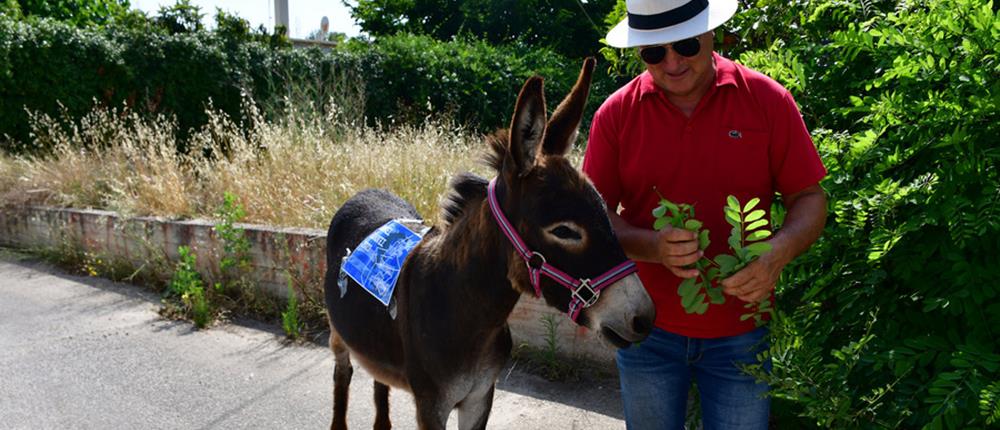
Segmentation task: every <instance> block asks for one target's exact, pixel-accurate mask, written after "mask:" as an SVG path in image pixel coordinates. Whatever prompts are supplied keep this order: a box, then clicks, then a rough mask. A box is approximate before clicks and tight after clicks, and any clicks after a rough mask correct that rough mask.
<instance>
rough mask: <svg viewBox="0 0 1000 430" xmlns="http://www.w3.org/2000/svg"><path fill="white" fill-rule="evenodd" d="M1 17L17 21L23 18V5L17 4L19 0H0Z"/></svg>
mask: <svg viewBox="0 0 1000 430" xmlns="http://www.w3.org/2000/svg"><path fill="white" fill-rule="evenodd" d="M0 15H5V16H9V17H11V18H15V19H18V18H21V5H20V4H18V3H17V0H0Z"/></svg>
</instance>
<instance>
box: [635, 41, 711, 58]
mask: <svg viewBox="0 0 1000 430" xmlns="http://www.w3.org/2000/svg"><path fill="white" fill-rule="evenodd" d="M667 46H670V47H671V48H673V50H674V52H676V53H677V55H680V56H682V57H694V56H695V55H698V51H701V42H698V38H696V37H692V38H690V39H684V40H678V41H676V42H674V43H671V44H669V45H658V46H649V47H645V48H642V49H640V50H639V56H640V57H642V61H645V62H646V64H659V62H660V61H663V57H666V56H667Z"/></svg>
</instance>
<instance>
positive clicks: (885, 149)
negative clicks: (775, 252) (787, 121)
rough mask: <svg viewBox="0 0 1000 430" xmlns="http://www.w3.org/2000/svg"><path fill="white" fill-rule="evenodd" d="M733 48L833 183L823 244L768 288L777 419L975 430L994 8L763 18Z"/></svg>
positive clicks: (985, 366) (990, 253)
mask: <svg viewBox="0 0 1000 430" xmlns="http://www.w3.org/2000/svg"><path fill="white" fill-rule="evenodd" d="M768 11H771V12H773V13H769V12H768ZM753 28H756V30H753ZM731 30H732V31H734V32H736V33H737V34H742V35H745V36H744V42H745V45H744V46H743V47H742V48H741V49H740V50H739V51H734V55H738V56H739V58H740V60H741V61H742V62H743V63H745V64H748V65H750V66H752V67H754V68H757V69H759V70H762V71H765V72H767V73H768V74H770V75H772V76H774V77H776V78H777V79H779V80H780V81H782V83H784V84H785V85H786V86H787V87H788V88H789V89H790V90H792V92H793V93H794V94H795V96H796V98H797V100H798V101H799V103H800V104H801V105H802V107H803V113H804V114H805V117H806V121H807V123H808V125H809V126H810V128H811V129H812V130H813V136H814V139H815V141H816V143H817V146H818V148H819V150H820V152H821V155H822V157H823V160H824V162H825V163H826V166H827V168H828V169H829V171H830V175H829V176H828V178H827V179H826V180H825V181H824V182H823V186H824V187H825V188H826V190H827V191H828V192H829V194H830V201H831V207H830V210H831V217H830V220H829V222H828V225H827V228H826V230H825V233H824V236H823V238H822V239H821V240H820V241H819V242H818V243H817V244H816V245H815V246H814V247H813V249H812V250H811V251H810V252H809V253H808V254H807V255H805V256H804V257H802V258H800V259H799V260H798V261H796V262H795V263H794V265H793V266H791V267H789V269H788V270H787V272H786V273H785V274H784V277H783V282H782V286H781V287H780V288H781V291H780V292H781V294H780V295H779V305H778V309H779V310H781V311H782V315H781V317H779V318H778V319H777V324H775V326H774V328H775V330H774V331H775V341H774V345H775V347H774V348H773V350H772V354H773V358H774V360H775V371H774V373H773V374H772V375H771V376H770V377H768V379H770V381H771V382H772V383H773V384H774V394H775V396H776V397H777V399H778V400H777V403H776V406H775V412H776V413H777V414H779V415H780V414H788V412H789V411H794V412H795V414H798V415H800V416H802V417H805V418H807V420H806V421H808V422H811V423H813V424H815V425H817V426H818V427H821V428H897V427H902V428H928V429H937V428H953V429H958V428H984V427H986V426H987V425H988V422H990V421H988V420H993V421H995V416H996V408H995V406H994V405H995V404H996V401H995V396H996V392H997V390H996V384H995V382H996V381H998V380H1000V342H998V339H1000V298H998V295H1000V282H998V279H1000V172H998V166H1000V144H998V139H997V133H998V132H1000V115H998V105H1000V104H998V101H1000V100H998V97H1000V79H997V77H998V76H1000V61H998V58H997V42H996V41H997V40H1000V20H998V19H997V15H996V11H995V10H994V7H993V4H992V3H990V2H985V3H984V2H981V1H973V0H930V1H917V2H879V1H862V2H839V1H819V2H805V1H798V2H792V3H791V5H789V2H787V1H784V2H778V1H771V0H760V1H757V2H756V5H755V7H754V8H751V9H750V10H746V11H744V13H743V14H741V15H739V16H738V17H737V18H736V19H735V20H734V21H733V22H732V26H731ZM747 35H749V36H747ZM991 384H992V385H991ZM786 419H792V418H786ZM798 425H802V423H799V424H798ZM793 427H794V426H793Z"/></svg>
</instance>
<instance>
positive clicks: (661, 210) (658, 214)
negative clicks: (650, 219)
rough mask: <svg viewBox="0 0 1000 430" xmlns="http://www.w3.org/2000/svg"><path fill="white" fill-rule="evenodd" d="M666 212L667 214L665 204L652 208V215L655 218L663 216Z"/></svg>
mask: <svg viewBox="0 0 1000 430" xmlns="http://www.w3.org/2000/svg"><path fill="white" fill-rule="evenodd" d="M666 214H667V207H666V206H657V207H656V208H655V209H653V216H654V217H656V218H663V216H664V215H666Z"/></svg>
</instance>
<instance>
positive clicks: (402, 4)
mask: <svg viewBox="0 0 1000 430" xmlns="http://www.w3.org/2000/svg"><path fill="white" fill-rule="evenodd" d="M352 3H354V5H353V6H351V15H352V16H353V17H354V18H355V19H356V20H357V21H358V25H360V26H361V29H362V30H364V31H365V32H366V33H368V34H370V35H372V36H374V37H376V38H381V37H384V36H389V35H393V34H398V33H413V34H422V35H428V36H430V37H433V38H435V39H437V40H453V39H454V38H456V37H475V38H477V39H481V40H485V41H488V42H489V43H492V44H498V45H502V44H510V43H515V42H520V43H525V44H529V45H531V46H542V47H545V48H548V49H551V50H553V51H555V52H558V53H560V54H561V55H565V56H568V57H571V58H580V57H584V56H591V55H594V54H596V53H597V50H598V48H600V42H599V40H600V39H601V38H602V37H604V34H603V30H602V29H601V27H600V23H601V19H602V18H603V17H604V16H605V15H606V14H607V13H608V11H609V10H611V8H612V7H613V6H614V4H615V0H589V1H580V0H544V1H539V0H516V1H495V0H462V1H456V0H359V1H357V2H352Z"/></svg>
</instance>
